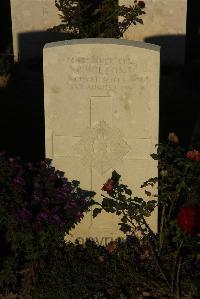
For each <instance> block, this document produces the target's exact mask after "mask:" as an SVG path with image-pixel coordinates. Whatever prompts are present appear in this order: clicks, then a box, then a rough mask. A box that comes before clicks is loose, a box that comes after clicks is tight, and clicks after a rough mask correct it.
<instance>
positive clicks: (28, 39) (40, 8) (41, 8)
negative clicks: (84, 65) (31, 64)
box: [10, 0, 66, 61]
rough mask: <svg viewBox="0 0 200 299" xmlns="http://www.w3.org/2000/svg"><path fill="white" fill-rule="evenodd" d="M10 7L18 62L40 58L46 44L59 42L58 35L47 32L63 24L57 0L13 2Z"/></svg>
mask: <svg viewBox="0 0 200 299" xmlns="http://www.w3.org/2000/svg"><path fill="white" fill-rule="evenodd" d="M10 5H11V17H12V35H13V52H14V56H15V60H16V61H18V60H24V59H30V58H35V57H38V56H40V55H41V54H42V49H43V46H44V44H45V43H47V42H50V41H52V38H57V39H54V40H53V41H55V40H59V37H58V34H55V33H51V32H46V30H47V29H48V28H51V27H53V26H56V25H59V24H61V19H60V17H59V15H58V14H59V11H58V9H57V8H56V6H55V0H11V1H10ZM65 39H66V38H65Z"/></svg>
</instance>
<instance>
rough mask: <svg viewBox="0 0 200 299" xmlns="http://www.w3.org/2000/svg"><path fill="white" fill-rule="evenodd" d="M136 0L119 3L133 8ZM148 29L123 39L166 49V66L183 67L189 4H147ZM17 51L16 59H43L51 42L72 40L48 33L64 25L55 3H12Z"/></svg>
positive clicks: (176, 0)
mask: <svg viewBox="0 0 200 299" xmlns="http://www.w3.org/2000/svg"><path fill="white" fill-rule="evenodd" d="M133 3H134V1H133V0H119V4H120V5H127V6H129V5H133ZM145 4H146V8H145V12H146V15H143V16H142V19H143V21H144V25H140V24H138V25H137V26H131V27H130V28H129V29H128V30H127V31H126V32H125V33H124V36H123V38H125V39H128V40H138V41H146V42H149V43H153V44H158V45H161V46H162V51H161V61H162V63H164V64H173V63H175V64H183V63H184V55H185V34H186V15H187V0H168V1H166V0H145ZM11 12H12V31H13V48H14V54H15V59H16V60H18V55H20V59H21V60H23V59H29V58H34V57H37V56H39V55H41V49H42V47H43V45H44V44H45V43H47V42H51V41H56V40H63V39H68V38H67V37H65V36H66V35H64V34H60V35H59V34H58V33H57V34H56V33H54V34H53V33H47V32H46V29H47V28H50V27H53V26H56V25H58V24H60V23H61V19H60V17H59V13H60V12H59V11H58V9H57V8H56V6H55V0H11Z"/></svg>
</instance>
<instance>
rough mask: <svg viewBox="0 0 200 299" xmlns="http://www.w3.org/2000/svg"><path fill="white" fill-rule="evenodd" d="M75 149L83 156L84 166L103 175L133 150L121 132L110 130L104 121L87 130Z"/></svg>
mask: <svg viewBox="0 0 200 299" xmlns="http://www.w3.org/2000/svg"><path fill="white" fill-rule="evenodd" d="M73 148H74V150H75V151H76V152H78V153H79V154H80V155H81V163H82V164H83V165H84V166H86V167H89V168H95V169H96V170H97V171H98V172H99V173H100V174H101V175H103V174H104V173H105V172H107V171H108V170H109V169H111V168H114V166H115V164H116V163H118V162H119V161H121V160H122V159H123V157H124V156H125V155H126V154H127V153H128V152H129V151H130V150H131V147H130V146H129V145H128V144H127V143H126V142H125V141H124V140H123V137H122V134H121V132H120V131H119V130H118V129H112V128H110V127H109V125H108V124H107V123H106V122H105V121H104V120H102V121H100V122H98V123H97V124H96V126H94V127H93V128H88V129H86V130H85V131H84V132H83V134H82V138H81V140H80V141H79V142H78V143H76V145H74V146H73Z"/></svg>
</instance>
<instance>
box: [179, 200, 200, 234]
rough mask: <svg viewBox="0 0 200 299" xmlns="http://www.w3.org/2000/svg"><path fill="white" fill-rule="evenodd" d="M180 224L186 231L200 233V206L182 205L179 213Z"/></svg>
mask: <svg viewBox="0 0 200 299" xmlns="http://www.w3.org/2000/svg"><path fill="white" fill-rule="evenodd" d="M178 226H179V227H180V228H181V229H182V230H183V231H184V232H186V233H189V234H191V235H198V234H199V233H200V206H197V205H196V206H195V205H192V206H187V207H182V208H181V209H180V211H179V214H178Z"/></svg>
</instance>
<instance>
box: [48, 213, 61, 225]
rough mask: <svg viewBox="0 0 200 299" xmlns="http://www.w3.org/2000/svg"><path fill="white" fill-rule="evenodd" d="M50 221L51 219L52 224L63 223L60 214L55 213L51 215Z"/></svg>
mask: <svg viewBox="0 0 200 299" xmlns="http://www.w3.org/2000/svg"><path fill="white" fill-rule="evenodd" d="M50 221H51V223H52V224H55V225H60V224H61V219H60V217H59V216H58V215H56V214H53V215H52V216H51V219H50Z"/></svg>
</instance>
